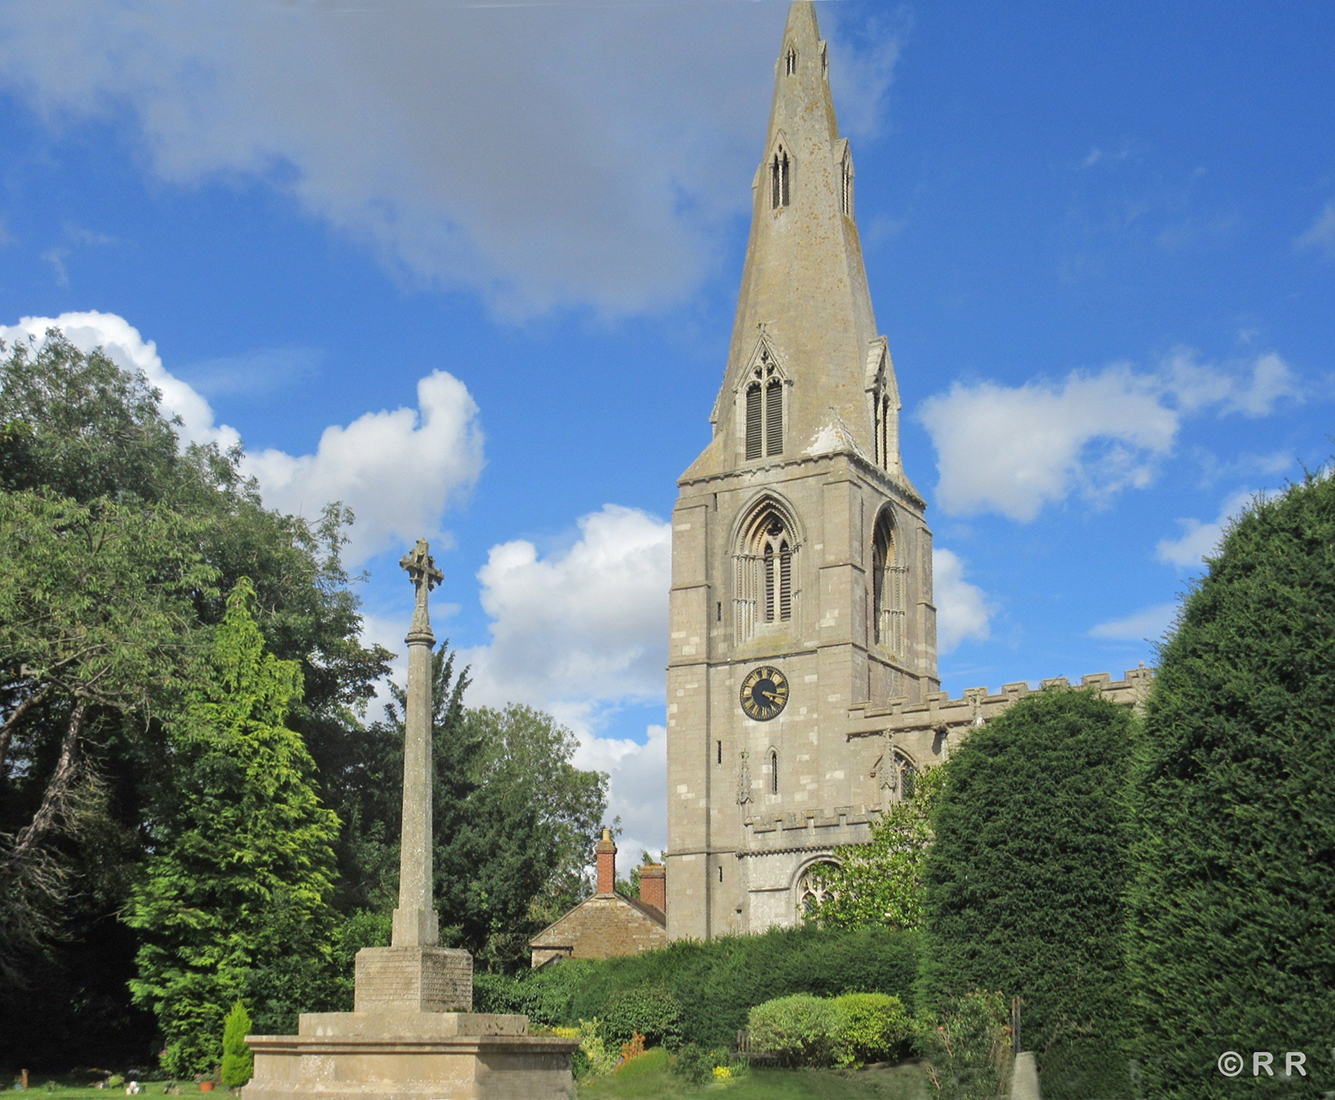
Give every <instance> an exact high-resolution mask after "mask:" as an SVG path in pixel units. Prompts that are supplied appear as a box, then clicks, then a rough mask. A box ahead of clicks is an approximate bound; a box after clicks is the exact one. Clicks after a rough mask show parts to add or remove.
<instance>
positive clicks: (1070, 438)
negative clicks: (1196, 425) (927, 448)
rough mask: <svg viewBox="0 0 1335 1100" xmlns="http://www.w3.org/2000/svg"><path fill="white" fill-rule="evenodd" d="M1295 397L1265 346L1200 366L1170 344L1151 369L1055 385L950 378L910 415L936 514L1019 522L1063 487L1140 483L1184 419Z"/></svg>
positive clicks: (1294, 384) (1259, 412)
mask: <svg viewBox="0 0 1335 1100" xmlns="http://www.w3.org/2000/svg"><path fill="white" fill-rule="evenodd" d="M1303 396H1304V390H1303V387H1302V384H1301V380H1300V379H1299V378H1298V376H1297V375H1296V374H1295V373H1294V371H1293V370H1292V368H1290V367H1289V365H1288V364H1287V363H1286V362H1285V361H1284V359H1283V358H1282V357H1281V356H1279V355H1277V354H1276V353H1274V352H1265V353H1263V354H1260V355H1257V356H1255V357H1254V358H1252V359H1250V360H1239V361H1232V362H1226V363H1222V364H1211V363H1203V362H1201V361H1200V359H1199V357H1198V356H1197V355H1196V353H1195V352H1193V351H1192V350H1191V349H1188V348H1178V349H1175V350H1174V351H1173V352H1172V353H1171V354H1170V355H1169V356H1167V357H1166V358H1165V359H1164V360H1163V361H1162V362H1161V363H1160V364H1159V367H1158V369H1157V370H1155V371H1153V372H1137V371H1135V370H1133V369H1132V367H1131V366H1129V365H1127V364H1123V363H1117V364H1113V365H1111V366H1108V367H1105V368H1104V369H1103V370H1102V371H1099V372H1098V373H1095V374H1090V373H1084V372H1080V371H1075V372H1073V373H1071V374H1070V375H1068V376H1067V378H1066V379H1065V380H1064V381H1063V382H1060V383H1054V382H1048V381H1043V380H1036V381H1032V382H1027V383H1025V384H1024V385H1022V386H1003V385H1000V384H998V383H996V382H986V381H985V382H978V383H974V384H971V385H970V384H964V383H960V382H957V383H955V384H954V385H953V386H952V387H951V389H950V391H949V392H948V393H945V394H939V395H937V396H935V397H931V398H928V399H927V400H926V401H925V402H923V404H922V406H921V407H920V409H919V410H918V419H919V420H920V421H921V422H922V424H923V425H924V426H925V427H926V428H927V431H928V432H929V434H930V435H931V437H932V442H933V444H934V445H935V446H936V450H937V470H938V473H939V475H940V481H939V483H938V487H937V499H938V502H939V503H940V505H941V507H942V508H943V509H945V511H947V512H950V513H953V514H973V513H979V512H998V513H1000V514H1001V515H1004V516H1008V517H1009V518H1011V519H1014V520H1018V521H1020V522H1028V521H1030V520H1032V519H1034V518H1035V517H1036V516H1037V515H1038V514H1039V512H1041V511H1042V509H1043V508H1044V507H1045V506H1046V505H1049V504H1055V503H1059V502H1061V501H1064V500H1066V499H1067V498H1068V497H1070V496H1071V495H1072V494H1073V493H1079V494H1080V495H1082V496H1084V497H1085V498H1087V499H1091V500H1094V501H1096V502H1098V501H1104V500H1106V499H1108V498H1109V497H1111V496H1113V495H1115V494H1117V493H1119V492H1121V491H1123V490H1125V489H1129V488H1144V487H1146V486H1147V485H1149V484H1150V483H1151V482H1152V481H1153V480H1154V477H1155V475H1156V473H1157V470H1158V466H1159V463H1160V462H1161V461H1162V460H1163V459H1164V458H1165V457H1166V456H1167V455H1168V454H1169V453H1171V451H1172V449H1173V445H1174V443H1175V441H1176V438H1177V433H1178V429H1179V428H1180V426H1181V422H1182V419H1183V418H1184V417H1185V416H1187V415H1189V414H1192V413H1196V412H1200V411H1202V410H1205V409H1207V408H1213V409H1214V410H1215V412H1216V413H1217V414H1218V415H1220V416H1224V415H1229V414H1235V413H1236V414H1240V415H1243V416H1249V417H1260V416H1267V415H1269V414H1270V413H1272V412H1273V411H1274V410H1275V407H1276V405H1278V404H1279V403H1280V402H1281V401H1285V400H1290V401H1301V400H1302V399H1303Z"/></svg>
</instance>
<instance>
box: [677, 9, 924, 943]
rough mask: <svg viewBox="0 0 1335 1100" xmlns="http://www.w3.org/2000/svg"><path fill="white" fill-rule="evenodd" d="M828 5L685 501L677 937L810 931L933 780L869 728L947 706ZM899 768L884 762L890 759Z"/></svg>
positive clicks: (918, 516) (791, 76)
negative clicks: (851, 865) (881, 816)
mask: <svg viewBox="0 0 1335 1100" xmlns="http://www.w3.org/2000/svg"><path fill="white" fill-rule="evenodd" d="M853 184H854V172H853V158H852V153H851V151H850V149H849V145H848V142H847V141H846V140H844V139H842V138H840V136H839V130H838V126H837V124H836V122H835V115H834V104H833V102H832V100H831V97H830V86H829V58H828V53H827V51H826V44H825V43H824V42H822V41H821V39H820V32H819V29H818V27H817V25H816V13H815V9H814V5H813V4H812V3H811V2H809V0H798V2H797V3H794V4H793V5H792V7H791V9H790V11H789V13H788V21H787V26H786V28H785V30H784V38H783V44H782V47H781V49H780V52H779V61H778V66H777V70H776V74H775V87H774V103H773V107H772V109H771V112H770V120H769V132H768V134H767V136H766V140H765V149H764V157H763V159H762V161H761V165H760V168H759V170H758V171H757V173H756V176H755V180H754V183H753V185H752V189H753V191H754V207H753V213H752V220H751V236H750V240H749V242H748V244H747V253H746V267H745V272H744V274H743V277H742V287H741V295H740V299H739V301H738V304H737V318H736V322H735V324H734V328H733V334H732V344H731V347H730V349H729V353H728V362H727V365H726V369H725V371H724V376H723V386H722V388H721V389H720V391H719V395H718V399H717V401H716V402H715V404H714V410H713V414H712V416H711V421H712V423H713V432H714V434H713V439H712V441H711V442H710V443H709V445H708V446H707V447H706V448H705V449H704V451H703V453H702V454H701V455H700V456H699V458H697V459H696V460H695V462H694V463H692V465H691V466H690V468H689V469H688V470H687V471H686V472H685V474H683V475H682V477H681V479H680V481H679V482H678V485H679V488H680V494H679V496H678V499H677V504H676V507H675V509H674V511H673V531H672V598H671V618H670V626H669V630H670V638H669V663H668V845H669V849H668V853H667V883H668V905H667V913H668V933H669V935H670V936H671V937H672V938H674V939H676V938H683V937H693V938H697V939H709V938H711V937H713V936H718V935H725V934H729V933H735V932H756V931H762V930H763V929H765V928H768V927H772V926H775V925H790V924H794V923H797V922H799V921H800V920H801V917H802V914H803V912H804V909H805V906H806V905H807V904H809V902H810V900H811V899H812V898H813V897H816V896H819V894H820V891H821V888H822V887H821V867H822V866H823V865H827V864H828V862H829V856H830V853H831V852H832V850H833V849H834V848H835V847H836V846H838V845H841V844H850V843H856V842H859V841H865V840H867V839H869V835H870V826H871V823H872V822H874V821H875V820H876V816H877V814H878V813H879V812H880V811H881V810H882V809H883V808H884V806H885V805H886V804H887V802H890V801H895V800H897V799H900V798H902V797H904V796H905V793H906V791H907V790H909V789H911V783H912V775H913V772H914V770H915V768H916V767H919V766H921V764H923V763H927V762H929V761H914V760H912V759H910V758H909V757H908V756H907V755H906V754H904V753H902V752H900V751H899V750H897V749H896V750H893V751H892V749H891V747H890V744H889V741H888V740H885V741H884V742H882V741H881V740H880V739H879V738H878V737H874V736H868V735H867V733H868V726H867V721H868V719H867V716H868V714H869V713H884V712H886V710H887V708H891V707H893V706H895V705H896V701H897V700H902V701H903V703H904V704H905V705H908V704H917V703H919V702H921V701H922V700H923V699H925V698H927V697H928V696H931V695H934V693H936V692H938V691H939V688H940V684H939V682H938V679H937V670H936V618H935V614H936V613H935V608H934V607H933V604H932V549H931V533H930V532H929V531H928V529H927V526H926V523H925V521H924V518H923V511H924V507H925V506H924V502H923V499H922V498H921V497H920V496H919V495H918V493H917V492H916V490H914V488H913V486H912V485H911V484H910V483H909V481H908V478H907V477H906V476H905V474H904V471H903V468H902V466H901V463H900V456H899V411H900V404H899V394H898V388H897V386H896V383H895V372H894V366H893V364H892V363H891V359H890V350H889V347H888V344H887V342H886V339H885V337H884V336H882V335H880V334H879V333H878V331H877V328H876V319H875V317H874V315H873V312H872V305H871V295H870V293H869V291H868V288H867V276H866V271H865V269H864V267H863V261H862V248H861V245H860V243H859V240H858V230H857V223H856V222H855V220H854V208H855V207H854V200H855V195H854V186H853ZM878 751H879V753H880V755H879V756H878V755H877V752H878Z"/></svg>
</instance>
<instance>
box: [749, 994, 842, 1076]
mask: <svg viewBox="0 0 1335 1100" xmlns="http://www.w3.org/2000/svg"><path fill="white" fill-rule="evenodd" d="M747 1026H748V1028H749V1029H750V1032H751V1042H752V1044H753V1045H754V1046H755V1047H756V1048H757V1049H758V1050H762V1051H764V1052H765V1053H766V1054H771V1055H773V1056H774V1058H775V1059H776V1060H777V1061H778V1063H779V1064H780V1065H783V1066H833V1065H838V1064H840V1063H841V1062H843V1061H844V1054H843V1051H842V1050H841V1047H840V1042H839V1040H840V1036H841V1035H842V1034H843V1033H844V1031H845V1030H846V1029H847V1019H846V1017H845V1015H844V1011H843V1009H842V1008H840V1007H839V1005H838V1004H837V1003H836V1002H834V1001H831V1000H827V999H825V998H823V997H813V996H812V995H811V994H810V993H796V994H794V995H793V996H791V997H776V998H775V999H774V1000H772V1001H766V1002H765V1003H764V1004H758V1005H756V1006H755V1008H753V1009H751V1012H750V1013H749V1015H748V1017H747Z"/></svg>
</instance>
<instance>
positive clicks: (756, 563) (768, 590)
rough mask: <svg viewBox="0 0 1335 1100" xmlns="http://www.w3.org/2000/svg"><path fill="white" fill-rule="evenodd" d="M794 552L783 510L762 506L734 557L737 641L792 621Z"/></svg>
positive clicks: (795, 544)
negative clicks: (761, 628)
mask: <svg viewBox="0 0 1335 1100" xmlns="http://www.w3.org/2000/svg"><path fill="white" fill-rule="evenodd" d="M796 556H797V543H796V540H795V539H794V537H793V532H792V531H791V530H790V529H789V525H788V523H787V522H786V521H785V520H784V517H783V514H782V513H781V512H780V511H779V509H778V508H777V507H775V506H774V505H772V504H771V505H768V506H766V507H763V508H761V509H760V510H759V511H758V512H757V513H756V514H755V516H754V517H753V518H752V520H751V522H750V523H748V524H747V525H746V527H745V528H744V529H743V534H742V540H741V544H740V545H739V546H738V548H737V554H736V556H735V557H734V559H733V561H734V565H735V576H734V585H735V587H734V591H733V620H734V624H735V628H736V637H737V640H738V641H739V642H744V641H746V640H747V639H748V638H750V637H752V636H753V635H754V634H755V632H756V630H757V629H758V628H760V627H771V626H782V625H783V624H785V623H789V622H791V621H792V619H793V603H794V589H793V576H794V561H795V558H796Z"/></svg>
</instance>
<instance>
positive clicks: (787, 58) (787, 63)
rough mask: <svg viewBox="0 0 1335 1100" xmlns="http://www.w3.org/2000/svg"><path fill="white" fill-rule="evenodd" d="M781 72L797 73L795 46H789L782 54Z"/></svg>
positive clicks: (786, 74) (790, 74) (787, 73)
mask: <svg viewBox="0 0 1335 1100" xmlns="http://www.w3.org/2000/svg"><path fill="white" fill-rule="evenodd" d="M783 72H784V75H785V76H796V75H797V47H796V46H789V47H788V49H787V50H786V51H785V52H784V55H783Z"/></svg>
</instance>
